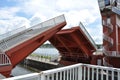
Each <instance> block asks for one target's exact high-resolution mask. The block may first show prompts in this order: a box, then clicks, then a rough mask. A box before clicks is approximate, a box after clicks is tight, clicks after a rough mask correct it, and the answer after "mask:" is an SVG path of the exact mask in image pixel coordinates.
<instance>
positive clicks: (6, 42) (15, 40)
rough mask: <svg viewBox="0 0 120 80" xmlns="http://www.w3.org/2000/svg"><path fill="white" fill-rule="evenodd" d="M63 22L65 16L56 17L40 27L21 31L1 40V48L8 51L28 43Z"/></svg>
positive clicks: (39, 25)
mask: <svg viewBox="0 0 120 80" xmlns="http://www.w3.org/2000/svg"><path fill="white" fill-rule="evenodd" d="M62 22H65V17H64V15H60V16H58V17H55V18H53V19H50V20H48V21H45V22H43V23H40V24H38V25H35V26H32V27H30V28H28V29H26V30H24V31H21V32H19V33H17V34H14V35H12V36H10V37H7V38H5V39H3V40H1V41H0V48H1V49H2V50H3V51H7V50H9V49H11V48H13V47H15V46H17V45H19V44H21V43H23V42H24V41H27V40H29V39H31V38H33V37H35V36H37V35H39V34H41V33H42V32H44V31H47V30H48V29H51V28H52V27H54V26H55V25H58V24H60V23H62Z"/></svg>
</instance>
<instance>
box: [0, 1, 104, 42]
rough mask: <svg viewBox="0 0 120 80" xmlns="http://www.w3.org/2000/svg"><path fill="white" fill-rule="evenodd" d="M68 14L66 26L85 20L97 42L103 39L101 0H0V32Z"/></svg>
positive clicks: (84, 23) (75, 24)
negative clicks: (99, 3)
mask: <svg viewBox="0 0 120 80" xmlns="http://www.w3.org/2000/svg"><path fill="white" fill-rule="evenodd" d="M61 14H65V18H66V21H67V25H66V26H65V28H70V27H72V26H77V25H78V24H79V22H82V23H83V25H85V26H86V29H87V30H88V32H89V33H90V35H91V36H92V37H93V39H94V40H95V42H96V43H102V26H101V16H100V12H99V7H98V3H97V0H0V34H2V33H5V32H7V31H10V30H12V29H16V28H19V27H22V26H24V25H25V26H27V27H29V26H30V24H31V23H32V22H33V20H38V21H39V22H43V21H45V20H47V19H50V18H53V17H55V16H58V15H61Z"/></svg>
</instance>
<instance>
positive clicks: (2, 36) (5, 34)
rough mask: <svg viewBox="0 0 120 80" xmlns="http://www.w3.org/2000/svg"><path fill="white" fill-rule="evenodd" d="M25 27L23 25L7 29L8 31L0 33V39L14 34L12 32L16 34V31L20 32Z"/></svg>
mask: <svg viewBox="0 0 120 80" xmlns="http://www.w3.org/2000/svg"><path fill="white" fill-rule="evenodd" d="M25 29H26V28H25V26H23V27H20V28H17V29H14V30H12V31H9V32H7V33H4V34H1V35H0V40H2V39H5V38H7V37H9V36H12V35H14V34H16V33H19V32H21V31H23V30H25Z"/></svg>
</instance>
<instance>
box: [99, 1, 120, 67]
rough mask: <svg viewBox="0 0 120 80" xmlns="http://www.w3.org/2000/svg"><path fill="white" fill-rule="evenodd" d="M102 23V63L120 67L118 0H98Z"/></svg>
mask: <svg viewBox="0 0 120 80" xmlns="http://www.w3.org/2000/svg"><path fill="white" fill-rule="evenodd" d="M98 3H99V8H100V12H101V16H102V25H103V54H104V58H103V65H104V66H111V67H120V63H119V61H120V0H98Z"/></svg>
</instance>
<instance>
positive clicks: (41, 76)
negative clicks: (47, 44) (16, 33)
mask: <svg viewBox="0 0 120 80" xmlns="http://www.w3.org/2000/svg"><path fill="white" fill-rule="evenodd" d="M3 80H120V69H118V68H112V67H103V66H97V65H89V64H75V65H71V66H66V67H61V68H56V69H51V70H46V71H42V72H40V73H32V74H27V75H22V76H16V77H12V78H6V79H3Z"/></svg>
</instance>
